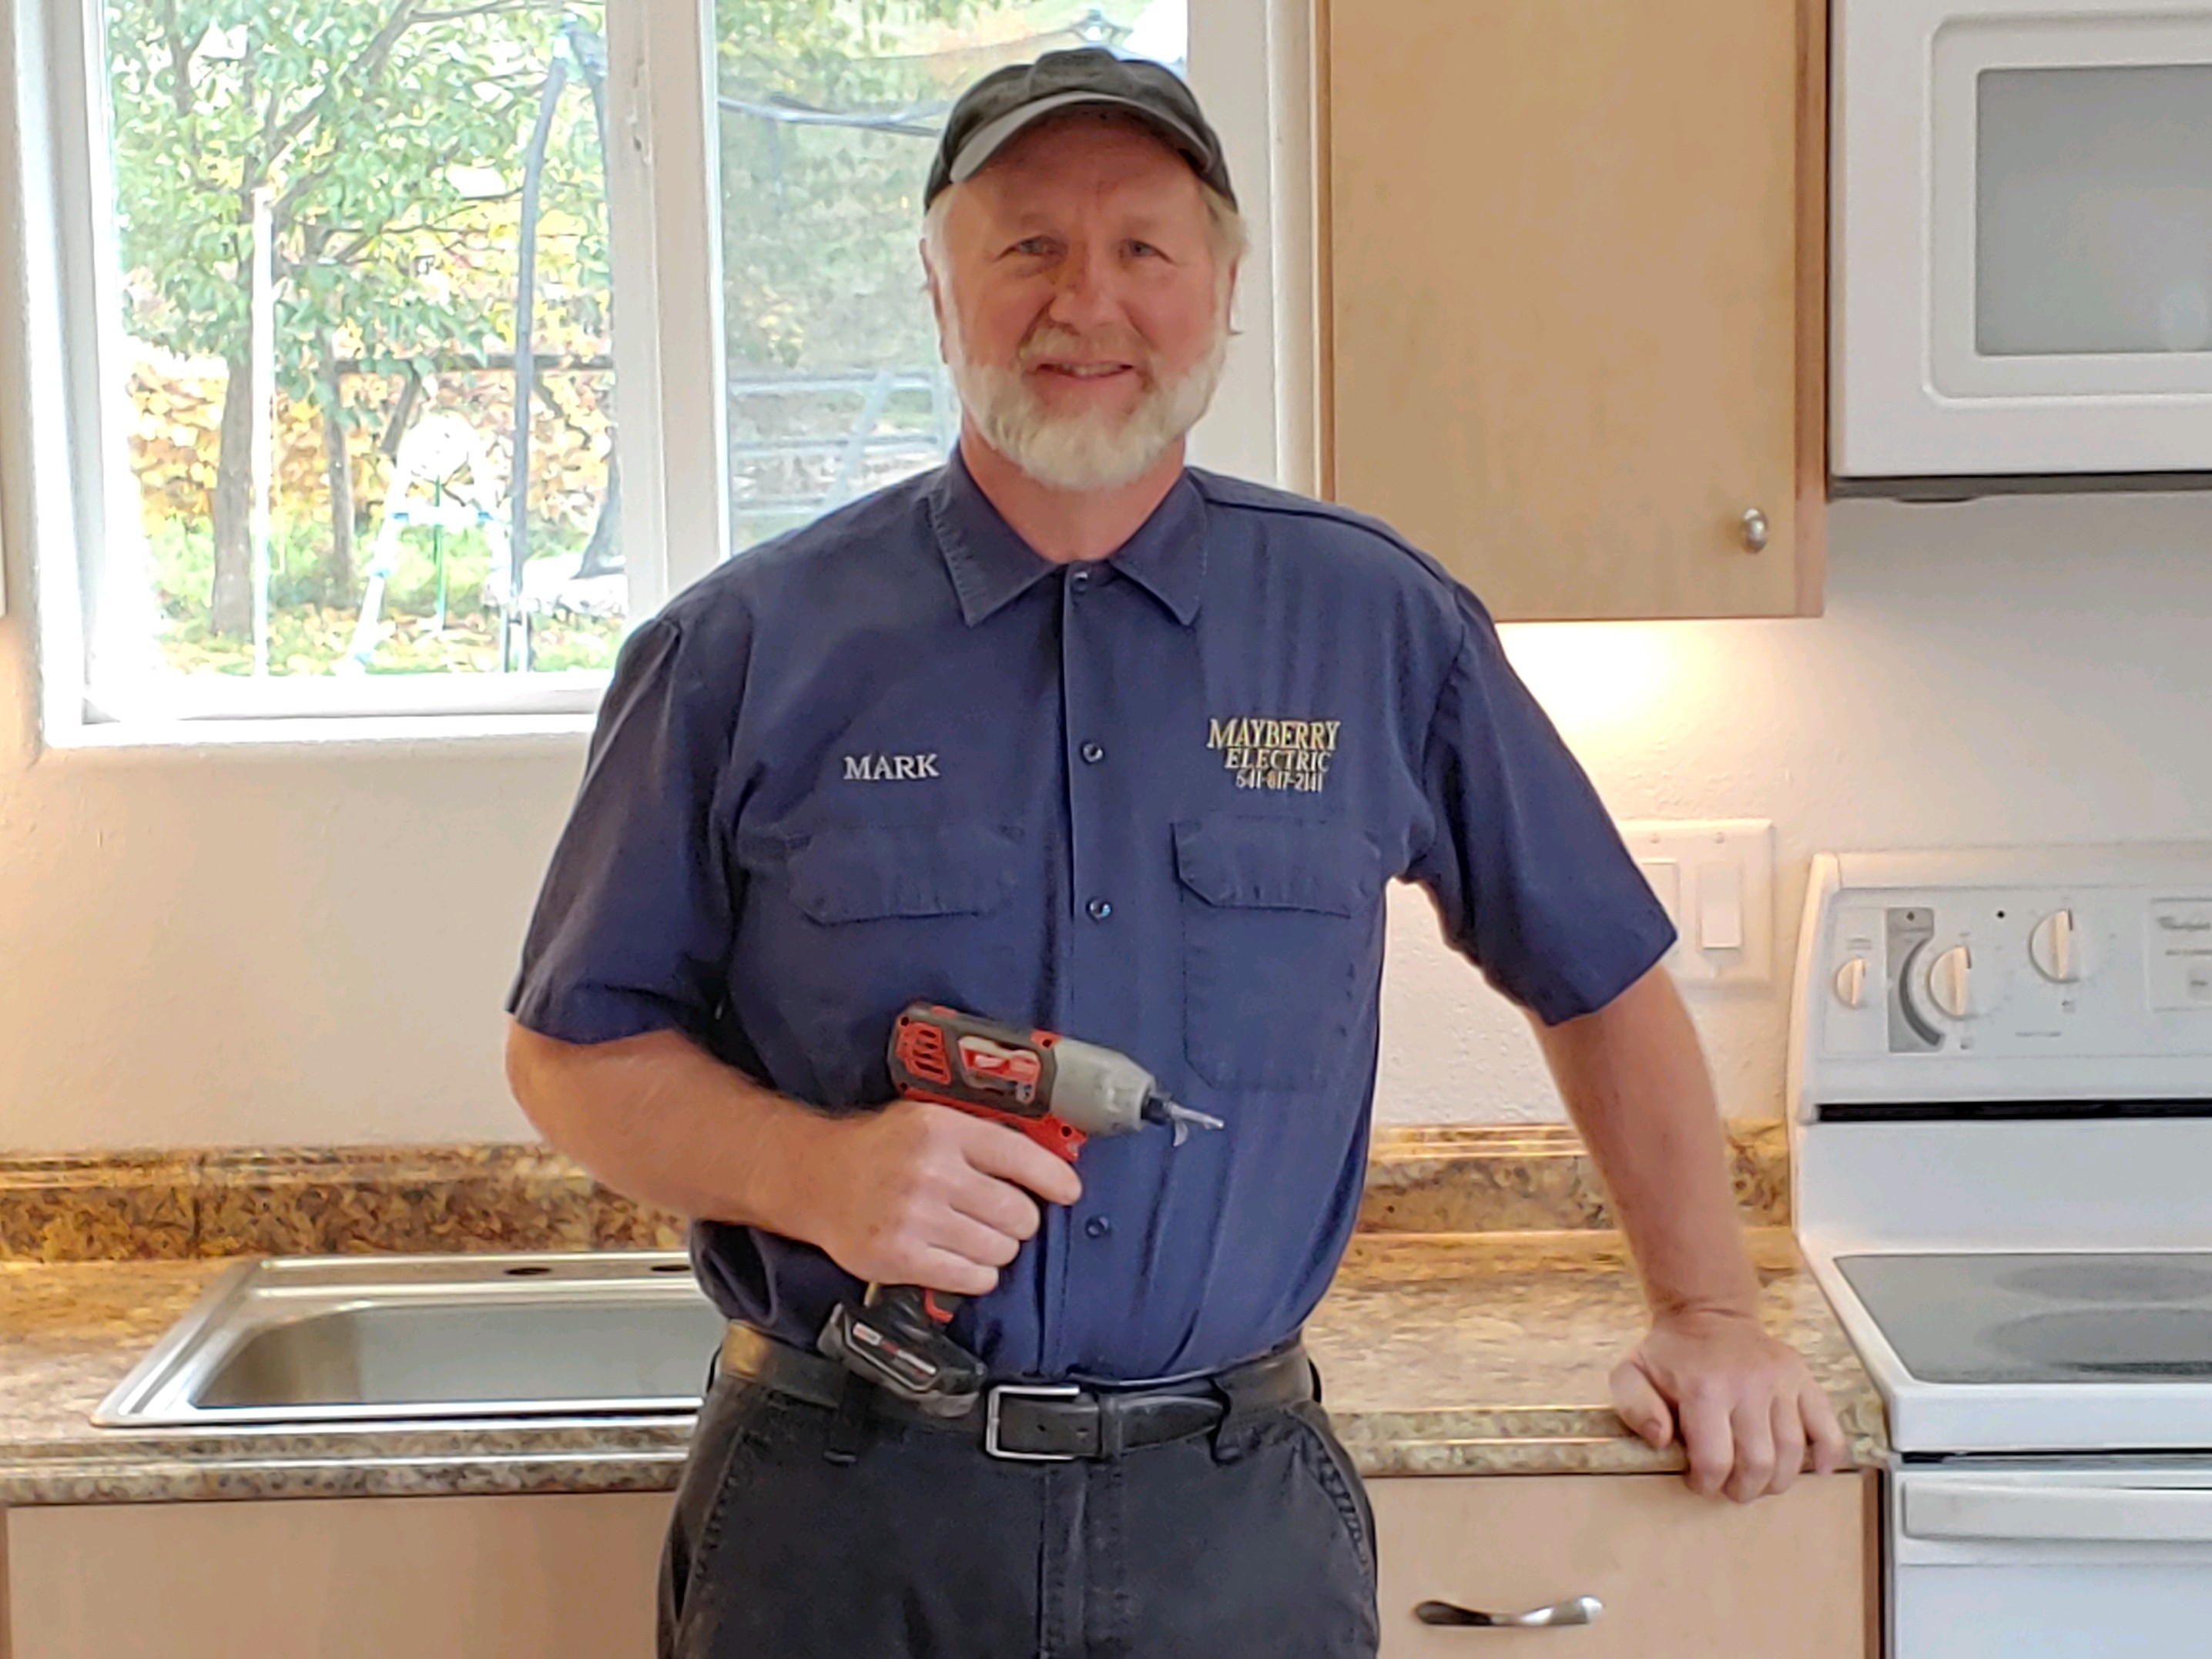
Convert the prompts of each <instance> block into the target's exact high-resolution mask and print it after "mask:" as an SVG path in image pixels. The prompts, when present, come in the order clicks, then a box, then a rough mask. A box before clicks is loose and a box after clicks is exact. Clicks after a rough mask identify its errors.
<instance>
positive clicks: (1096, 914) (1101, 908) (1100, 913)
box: [1083, 899, 1114, 921]
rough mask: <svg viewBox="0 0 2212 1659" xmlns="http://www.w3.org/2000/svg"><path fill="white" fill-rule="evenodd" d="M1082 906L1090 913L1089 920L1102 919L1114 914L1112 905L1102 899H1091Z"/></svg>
mask: <svg viewBox="0 0 2212 1659" xmlns="http://www.w3.org/2000/svg"><path fill="white" fill-rule="evenodd" d="M1083 908H1085V909H1086V910H1088V911H1089V912H1090V913H1091V921H1105V920H1106V918H1107V917H1109V916H1110V915H1113V914H1114V907H1113V906H1112V905H1110V904H1109V903H1107V902H1106V901H1105V900H1104V899H1093V900H1091V902H1090V903H1088V904H1086V905H1085V906H1084V907H1083Z"/></svg>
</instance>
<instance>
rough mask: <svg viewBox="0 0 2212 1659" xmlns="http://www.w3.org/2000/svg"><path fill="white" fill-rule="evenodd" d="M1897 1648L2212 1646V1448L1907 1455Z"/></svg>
mask: <svg viewBox="0 0 2212 1659" xmlns="http://www.w3.org/2000/svg"><path fill="white" fill-rule="evenodd" d="M1889 1506H1890V1516H1889V1541H1890V1561H1889V1566H1890V1575H1891V1577H1890V1630H1891V1646H1890V1652H1891V1655H1892V1656H1893V1659H2172V1656H2174V1655H2177V1654H2185V1653H2202V1652H2204V1651H2207V1650H2208V1647H2212V1462H2198V1461H2194V1460H2177V1461H2172V1462H2157V1463H2151V1462H2129V1461H2126V1460H2111V1461H2107V1462H2099V1463H2089V1462H2081V1463H2075V1464H2069V1465H2062V1466H2058V1467H2041V1466H2031V1465H2029V1464H2027V1463H2025V1462H2015V1463H2004V1464H1989V1465H1984V1466H1980V1467H1966V1466H1961V1465H1957V1464H1953V1465H1947V1466H1945V1467H1942V1468H1933V1469H1918V1468H1906V1469H1905V1470H1903V1471H1901V1472H1899V1474H1897V1475H1896V1476H1895V1478H1894V1479H1893V1480H1892V1481H1891V1482H1890V1496H1889Z"/></svg>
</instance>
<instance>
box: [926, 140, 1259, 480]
mask: <svg viewBox="0 0 2212 1659" xmlns="http://www.w3.org/2000/svg"><path fill="white" fill-rule="evenodd" d="M925 254H926V256H927V255H933V258H931V270H930V274H929V276H930V297H931V301H932V303H933V305H934V306H935V307H936V311H937V320H938V331H939V338H940V342H941V344H942V349H943V350H944V353H945V361H946V362H947V363H948V364H950V365H951V369H952V376H953V380H954V383H955V384H956V385H957V386H958V388H959V391H960V398H961V403H962V404H963V407H964V408H965V409H966V410H967V411H968V414H969V417H970V418H971V419H972V420H973V421H974V422H975V424H976V426H977V428H979V429H980V430H981V433H982V435H983V436H984V438H985V439H986V440H987V441H988V442H989V443H990V444H991V445H992V447H994V448H995V449H997V450H999V451H1000V453H1002V454H1005V455H1006V457H1007V458H1008V459H1011V460H1012V461H1013V462H1014V463H1015V464H1016V465H1018V466H1020V467H1021V468H1022V470H1023V471H1025V472H1028V473H1030V475H1031V476H1032V477H1036V479H1037V480H1038V481H1039V482H1041V483H1046V484H1049V485H1052V486H1054V487H1056V488H1060V489H1111V488H1114V487H1115V486H1116V485H1119V484H1121V483H1127V482H1129V481H1130V480H1131V479H1133V478H1135V477H1138V476H1139V475H1140V474H1142V473H1143V472H1144V471H1146V470H1147V469H1148V468H1149V467H1151V466H1152V465H1153V463H1155V462H1156V461H1158V459H1160V458H1161V457H1162V456H1163V455H1164V454H1165V453H1167V452H1168V451H1169V449H1170V448H1171V447H1173V445H1174V444H1175V443H1176V441H1177V440H1178V439H1180V438H1181V437H1182V435H1183V434H1184V433H1185V432H1187V431H1188V429H1189V428H1190V427H1191V426H1192V425H1193V424H1194V422H1196V421H1197V419H1198V417H1199V416H1200V415H1202V414H1204V413H1205V411H1206V404H1207V403H1208V402H1209V401H1210V400H1211V398H1212V394H1213V389H1214V386H1215V385H1216V384H1217V383H1218V380H1219V378H1220V372H1221V362H1222V356H1223V354H1224V351H1225V349H1226V346H1227V343H1228V322H1229V295H1230V289H1231V279H1232V278H1233V276H1234V271H1233V269H1232V270H1224V269H1223V268H1222V267H1221V265H1220V264H1219V262H1218V259H1217V258H1216V254H1215V232H1214V230H1213V228H1212V224H1211V222H1210V216H1209V214H1208V212H1207V210H1206V200H1205V197H1203V195H1202V194H1201V193H1200V187H1199V182H1198V178H1197V175H1196V174H1195V173H1193V172H1192V171H1191V169H1190V167H1189V164H1188V162H1186V161H1184V160H1183V159H1182V157H1181V156H1180V155H1176V153H1175V152H1174V151H1173V150H1172V149H1170V148H1168V146H1167V145H1166V144H1164V143H1162V142H1161V141H1160V140H1159V139H1158V138H1157V137H1153V136H1152V134H1151V133H1150V132H1149V131H1147V130H1146V129H1145V128H1143V127H1141V126H1139V125H1135V124H1133V123H1132V122H1130V121H1127V120H1126V119H1121V118H1115V117H1113V116H1111V115H1101V114H1100V113H1098V112H1078V113H1075V114H1072V115H1069V116H1065V117H1061V118H1057V119H1050V120H1047V121H1045V122H1042V123H1040V124H1039V125H1038V126H1037V127H1036V129H1034V130H1032V131H1029V132H1026V133H1024V134H1023V135H1022V136H1021V137H1018V138H1017V139H1016V140H1015V141H1014V142H1013V143H1011V144H1009V145H1008V146H1007V148H1006V150H1005V151H1003V152H1001V153H1000V155H997V156H995V157H994V158H993V159H992V161H991V162H990V164H989V165H988V166H987V167H984V168H983V170H982V171H981V172H980V173H976V174H975V176H974V177H973V178H971V179H969V180H968V181H967V182H966V183H964V184H961V185H955V186H954V187H953V189H952V191H951V194H950V196H949V197H946V198H945V216H944V221H943V232H942V235H941V237H940V238H939V240H938V242H937V244H936V246H934V247H933V248H928V249H925Z"/></svg>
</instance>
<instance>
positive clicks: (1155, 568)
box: [929, 448, 1206, 628]
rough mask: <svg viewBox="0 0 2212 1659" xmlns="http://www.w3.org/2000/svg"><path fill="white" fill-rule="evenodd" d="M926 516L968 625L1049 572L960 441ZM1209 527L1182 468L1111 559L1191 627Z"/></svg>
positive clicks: (1047, 563)
mask: <svg viewBox="0 0 2212 1659" xmlns="http://www.w3.org/2000/svg"><path fill="white" fill-rule="evenodd" d="M929 518H930V525H931V527H932V528H933V530H934V531H935V532H936V533H937V545H938V548H939V551H941V552H942V553H943V554H944V556H945V570H946V571H947V572H948V573H949V574H951V578H952V589H953V592H955V593H957V595H958V596H959V599H960V614H961V616H962V617H964V618H965V619H966V621H967V623H968V625H969V627H970V628H973V627H975V625H976V624H977V623H981V622H982V621H983V620H984V619H985V618H987V617H990V616H991V615H993V614H994V612H996V611H1000V609H1002V608H1003V607H1005V606H1006V605H1010V604H1011V603H1012V602H1013V601H1014V600H1015V599H1018V598H1019V597H1020V596H1021V595H1022V594H1024V593H1025V592H1028V591H1029V590H1030V588H1031V587H1033V586H1036V584H1037V582H1039V581H1040V580H1042V579H1043V578H1044V577H1046V576H1048V575H1049V574H1051V573H1052V570H1053V563H1052V561H1051V560H1049V559H1046V558H1042V557H1040V556H1038V555H1037V553H1036V550H1034V549H1032V548H1031V547H1030V544H1028V543H1027V542H1025V541H1024V540H1023V539H1022V538H1021V537H1020V536H1018V534H1016V533H1015V531H1014V528H1013V526H1012V525H1009V524H1008V523H1007V522H1006V520H1004V519H1003V518H1001V517H1000V516H999V509H998V508H997V507H994V506H993V505H992V504H991V500H990V497H988V496H987V495H984V493H983V491H982V489H981V487H980V486H979V485H978V484H977V483H975V477H974V476H973V475H972V474H970V473H969V471H968V464H967V462H966V461H964V460H963V459H961V455H960V452H959V450H958V449H957V448H955V449H954V450H953V452H952V459H951V460H949V461H947V462H946V463H945V469H944V471H942V472H940V473H939V475H938V477H937V482H936V483H935V484H934V485H933V486H932V487H931V489H930V492H929ZM1205 532H1206V501H1205V498H1204V497H1203V496H1201V495H1200V494H1199V491H1198V486H1197V485H1196V484H1195V483H1192V482H1191V477H1190V474H1189V473H1188V472H1185V473H1184V474H1182V476H1181V477H1178V478H1177V479H1176V481H1175V484H1174V486H1173V488H1171V489H1170V490H1169V491H1168V493H1167V495H1166V496H1165V498H1164V499H1163V500H1162V501H1161V502H1160V504H1159V505H1158V507H1154V508H1153V509H1152V517H1151V518H1149V519H1147V520H1145V522H1144V523H1143V524H1142V525H1141V526H1139V527H1138V530H1137V533H1136V534H1135V535H1133V536H1132V537H1130V538H1129V539H1128V540H1127V541H1126V542H1124V543H1123V544H1121V548H1120V549H1119V550H1117V551H1116V552H1115V554H1114V555H1113V557H1112V559H1111V560H1110V562H1111V564H1112V565H1113V568H1115V570H1117V571H1119V572H1120V573H1121V574H1123V575H1125V576H1127V577H1128V578H1129V579H1130V580H1133V581H1134V582H1135V583H1137V585H1138V586H1140V587H1142V588H1144V589H1145V591H1146V592H1148V593H1150V594H1151V595H1152V597H1153V598H1154V599H1158V601H1159V602H1160V603H1161V604H1162V605H1165V606H1166V607H1167V608H1168V610H1169V611H1170V612H1172V613H1173V614H1174V616H1175V619H1176V621H1177V622H1179V623H1182V625H1183V626H1184V627H1186V628H1188V627H1189V626H1190V624H1191V621H1192V619H1193V618H1194V617H1196V616H1197V615H1198V605H1199V597H1200V592H1202V590H1203V589H1204V586H1205V583H1206V534H1205Z"/></svg>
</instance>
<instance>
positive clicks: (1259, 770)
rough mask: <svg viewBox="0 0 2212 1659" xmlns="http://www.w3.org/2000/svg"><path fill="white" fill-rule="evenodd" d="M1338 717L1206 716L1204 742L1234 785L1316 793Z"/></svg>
mask: <svg viewBox="0 0 2212 1659" xmlns="http://www.w3.org/2000/svg"><path fill="white" fill-rule="evenodd" d="M1343 724H1344V722H1343V721H1342V720H1266V719H1263V718H1261V717H1260V716H1259V715H1256V714H1240V715H1236V716H1233V717H1231V719H1228V720H1207V721H1206V747H1207V748H1208V749H1215V750H1220V752H1221V763H1222V765H1223V766H1224V767H1225V768H1226V769H1228V771H1229V772H1230V774H1231V776H1233V777H1234V778H1235V779H1236V780H1237V787H1238V788H1239V789H1296V790H1301V791H1304V792H1305V793H1310V794H1318V793H1320V792H1321V787H1322V785H1323V784H1324V783H1326V782H1328V763H1329V762H1330V761H1332V760H1333V759H1334V758H1335V757H1336V733H1337V728H1338V727H1340V726H1342V725H1343Z"/></svg>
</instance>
